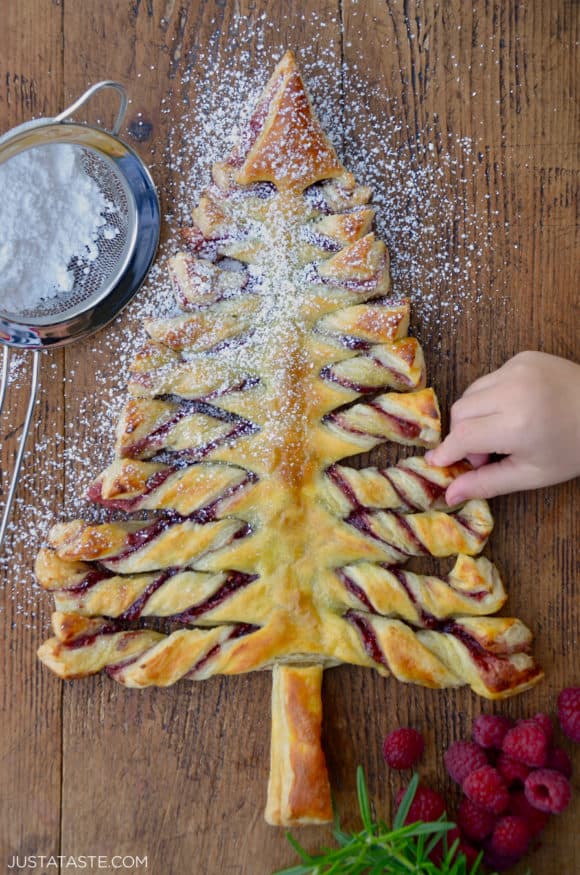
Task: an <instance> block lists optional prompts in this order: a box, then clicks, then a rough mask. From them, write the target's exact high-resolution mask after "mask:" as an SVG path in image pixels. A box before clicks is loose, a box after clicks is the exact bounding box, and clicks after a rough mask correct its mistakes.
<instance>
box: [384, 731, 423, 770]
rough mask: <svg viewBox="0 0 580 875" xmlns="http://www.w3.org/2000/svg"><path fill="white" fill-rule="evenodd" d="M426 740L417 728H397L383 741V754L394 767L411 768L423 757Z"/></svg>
mask: <svg viewBox="0 0 580 875" xmlns="http://www.w3.org/2000/svg"><path fill="white" fill-rule="evenodd" d="M424 749H425V742H424V741H423V736H422V735H421V733H420V732H417V730H416V729H407V728H401V729H395V730H394V731H393V732H390V733H389V734H388V735H387V737H386V738H385V741H384V743H383V755H384V757H385V760H386V761H387V763H388V764H389V766H390V767H391V768H392V769H410V768H412V766H414V765H415V763H416V762H417V760H419V759H421V756H422V755H423V750H424Z"/></svg>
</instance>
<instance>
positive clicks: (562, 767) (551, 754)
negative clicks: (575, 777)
mask: <svg viewBox="0 0 580 875" xmlns="http://www.w3.org/2000/svg"><path fill="white" fill-rule="evenodd" d="M546 768H547V769H554V770H555V771H556V772H562V774H563V775H565V776H566V777H567V778H571V777H572V760H571V759H570V757H569V756H568V754H567V753H566V751H565V750H564V748H563V747H553V748H552V749H551V750H549V751H548V759H547V760H546Z"/></svg>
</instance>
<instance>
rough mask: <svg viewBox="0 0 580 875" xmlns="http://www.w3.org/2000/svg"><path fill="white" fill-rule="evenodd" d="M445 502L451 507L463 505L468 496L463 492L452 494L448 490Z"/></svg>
mask: <svg viewBox="0 0 580 875" xmlns="http://www.w3.org/2000/svg"><path fill="white" fill-rule="evenodd" d="M445 500H446V501H447V504H448V505H449V506H450V507H451V505H453V504H462V502H464V501H466V500H467V496H465V495H464V494H463V492H453V491H451V494H450V492H449V490H447V495H446V496H445Z"/></svg>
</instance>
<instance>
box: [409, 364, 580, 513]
mask: <svg viewBox="0 0 580 875" xmlns="http://www.w3.org/2000/svg"><path fill="white" fill-rule="evenodd" d="M490 453H499V454H502V455H505V456H506V458H505V459H502V460H501V461H499V462H494V463H492V464H489V454H490ZM426 455H427V460H428V461H429V462H431V463H433V464H435V465H451V464H452V463H453V462H457V461H458V460H459V459H463V458H467V459H469V461H470V462H471V464H472V465H473V466H474V468H476V469H477V470H475V471H469V472H468V473H467V474H462V475H461V476H460V477H458V478H457V480H454V482H453V483H452V484H451V485H450V486H449V487H448V489H447V493H446V500H447V503H448V504H450V505H453V504H458V503H459V502H461V501H465V500H466V499H468V498H491V497H493V496H494V495H502V494H505V493H507V492H517V491H519V490H523V489H536V488H537V487H538V486H549V485H550V484H553V483H561V482H562V481H564V480H569V479H571V478H572V477H576V476H578V475H579V474H580V365H576V364H574V363H573V362H570V361H567V360H566V359H562V358H558V357H557V356H553V355H546V353H542V352H522V353H520V354H519V355H516V356H515V357H514V358H513V359H510V360H509V361H508V362H506V364H505V365H504V366H503V367H501V368H500V369H499V370H497V371H494V373H492V374H488V375H487V376H485V377H481V378H480V379H479V380H476V381H475V383H473V384H472V385H471V386H470V387H469V388H468V389H467V390H466V391H465V393H464V394H463V396H462V397H461V398H460V399H459V401H456V403H455V404H454V405H453V407H452V408H451V430H450V432H449V434H448V436H447V437H446V438H445V440H444V441H443V443H442V444H440V446H438V447H437V448H436V449H434V450H431V451H430V452H429V453H427V454H426Z"/></svg>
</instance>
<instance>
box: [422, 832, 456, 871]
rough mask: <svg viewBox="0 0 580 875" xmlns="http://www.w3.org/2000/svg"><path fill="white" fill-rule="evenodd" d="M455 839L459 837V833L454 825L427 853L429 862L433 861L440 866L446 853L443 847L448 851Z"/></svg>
mask: <svg viewBox="0 0 580 875" xmlns="http://www.w3.org/2000/svg"><path fill="white" fill-rule="evenodd" d="M457 839H461V833H460V832H459V830H458V829H457V827H456V826H454V827H452V828H451V829H450V830H448V832H446V833H445V838H444V839H441V841H439V842H437V844H436V845H435V847H434V848H433V849H432V850H431V853H430V854H429V859H430V860H431V862H432V863H435V865H436V866H440V865H441V863H442V862H443V858H444V857H445V854H446V851H445V848H447V851H449V850H450V848H451V847H452V846H453V845H454V844H455V842H456V841H457Z"/></svg>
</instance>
